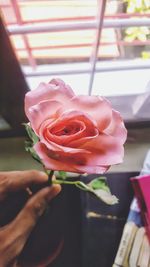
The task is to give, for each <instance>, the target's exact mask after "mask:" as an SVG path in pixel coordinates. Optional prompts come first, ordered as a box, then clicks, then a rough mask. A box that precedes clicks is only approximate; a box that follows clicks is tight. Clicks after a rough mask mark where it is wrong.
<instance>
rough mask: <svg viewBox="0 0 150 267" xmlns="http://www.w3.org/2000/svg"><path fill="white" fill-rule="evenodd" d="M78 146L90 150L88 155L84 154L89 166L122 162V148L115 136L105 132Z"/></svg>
mask: <svg viewBox="0 0 150 267" xmlns="http://www.w3.org/2000/svg"><path fill="white" fill-rule="evenodd" d="M80 148H83V149H85V150H87V151H90V152H91V154H90V157H87V156H86V155H85V157H87V164H88V165H89V166H97V165H98V166H101V165H102V166H109V165H113V164H118V163H121V162H122V160H123V156H124V148H123V146H122V145H121V144H120V143H119V142H118V140H117V138H114V137H112V136H108V135H106V134H100V135H99V136H98V137H96V138H93V139H91V140H90V141H89V142H87V143H85V144H83V145H81V146H80Z"/></svg>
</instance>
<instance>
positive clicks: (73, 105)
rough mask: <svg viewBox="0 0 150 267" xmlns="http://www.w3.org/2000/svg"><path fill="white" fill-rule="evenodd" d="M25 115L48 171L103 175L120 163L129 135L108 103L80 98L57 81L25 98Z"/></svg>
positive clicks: (82, 96)
mask: <svg viewBox="0 0 150 267" xmlns="http://www.w3.org/2000/svg"><path fill="white" fill-rule="evenodd" d="M25 112H26V115H27V117H28V119H29V121H30V124H31V127H32V129H33V130H34V132H35V133H36V135H37V136H38V137H39V142H37V143H36V144H35V145H34V150H35V151H36V153H37V154H38V156H39V157H40V158H41V160H42V162H43V164H44V165H45V167H46V169H48V170H63V171H69V172H78V173H103V172H105V171H106V170H108V168H109V167H110V166H111V165H114V164H118V163H121V162H122V159H123V156H124V148H123V144H124V142H125V140H126V136H127V131H126V128H125V126H124V123H123V120H122V118H121V116H120V114H119V113H118V112H117V111H115V110H113V109H112V107H111V104H110V103H109V102H108V101H107V100H106V99H105V98H102V97H99V96H84V95H80V96H76V95H75V94H74V92H73V91H72V89H71V88H70V87H69V86H68V85H66V84H65V83H64V82H63V81H62V80H59V79H53V80H51V81H50V82H49V83H48V84H45V83H41V84H40V85H39V87H38V88H37V89H36V90H34V91H30V92H28V93H27V94H26V96H25Z"/></svg>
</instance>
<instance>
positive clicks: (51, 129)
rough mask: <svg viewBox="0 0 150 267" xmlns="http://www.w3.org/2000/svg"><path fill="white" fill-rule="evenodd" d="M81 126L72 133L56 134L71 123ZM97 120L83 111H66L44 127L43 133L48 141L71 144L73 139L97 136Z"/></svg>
mask: <svg viewBox="0 0 150 267" xmlns="http://www.w3.org/2000/svg"><path fill="white" fill-rule="evenodd" d="M74 123H76V124H77V125H79V126H81V129H80V130H79V131H78V132H77V133H75V134H72V135H60V136H58V135H56V134H55V133H57V132H59V131H61V129H63V128H64V127H67V125H69V124H72V125H73V124H74ZM94 124H95V122H94V121H92V120H91V118H89V117H88V116H87V115H85V114H84V113H83V112H78V111H71V112H64V113H63V114H62V115H61V116H60V117H59V118H58V119H56V120H55V121H54V122H53V123H51V124H50V125H46V126H44V127H42V130H41V131H40V132H41V135H42V136H43V138H45V139H47V141H48V140H49V141H52V142H56V143H57V144H60V145H63V146H64V145H67V146H70V142H71V141H75V140H80V139H81V138H83V137H85V136H96V135H97V134H98V133H97V129H96V128H95V125H94Z"/></svg>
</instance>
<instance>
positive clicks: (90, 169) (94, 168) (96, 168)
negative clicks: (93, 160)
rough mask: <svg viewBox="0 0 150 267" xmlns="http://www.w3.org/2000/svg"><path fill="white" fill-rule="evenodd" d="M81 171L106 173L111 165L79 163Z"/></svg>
mask: <svg viewBox="0 0 150 267" xmlns="http://www.w3.org/2000/svg"><path fill="white" fill-rule="evenodd" d="M77 168H78V172H79V173H88V174H103V173H105V172H106V171H107V170H108V169H109V168H110V166H94V165H92V166H90V165H88V164H87V165H79V166H77Z"/></svg>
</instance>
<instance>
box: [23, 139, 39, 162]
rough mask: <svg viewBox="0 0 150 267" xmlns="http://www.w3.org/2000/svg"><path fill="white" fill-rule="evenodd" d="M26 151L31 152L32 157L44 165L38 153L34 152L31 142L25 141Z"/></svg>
mask: <svg viewBox="0 0 150 267" xmlns="http://www.w3.org/2000/svg"><path fill="white" fill-rule="evenodd" d="M25 151H27V152H29V153H30V154H31V156H32V157H33V158H34V159H35V160H36V161H38V162H39V163H41V164H42V161H41V159H40V158H39V156H38V155H37V154H36V152H35V151H34V148H33V144H32V142H31V141H25Z"/></svg>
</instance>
